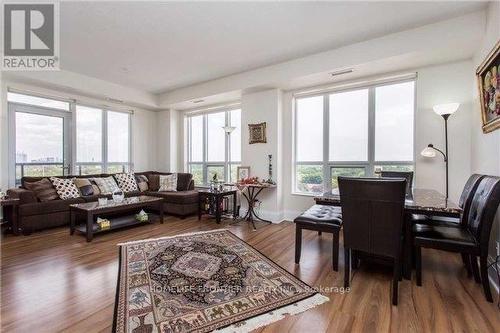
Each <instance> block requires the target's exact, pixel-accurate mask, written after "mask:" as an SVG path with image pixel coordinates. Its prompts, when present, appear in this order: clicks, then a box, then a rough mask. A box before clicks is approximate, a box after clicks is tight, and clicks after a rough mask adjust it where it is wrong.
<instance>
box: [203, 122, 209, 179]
mask: <svg viewBox="0 0 500 333" xmlns="http://www.w3.org/2000/svg"><path fill="white" fill-rule="evenodd" d="M207 145H208V121H207V115H206V114H205V115H203V144H202V146H203V184H207V183H208V170H207V158H208V156H207V154H208V149H207Z"/></svg>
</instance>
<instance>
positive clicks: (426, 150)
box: [420, 146, 436, 157]
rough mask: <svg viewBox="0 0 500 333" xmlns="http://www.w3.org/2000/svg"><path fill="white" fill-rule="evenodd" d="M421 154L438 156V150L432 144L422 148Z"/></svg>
mask: <svg viewBox="0 0 500 333" xmlns="http://www.w3.org/2000/svg"><path fill="white" fill-rule="evenodd" d="M420 155H422V156H424V157H436V150H435V149H434V148H432V146H427V147H425V148H424V150H422V152H421V153H420Z"/></svg>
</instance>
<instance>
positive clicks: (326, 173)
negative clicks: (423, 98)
mask: <svg viewBox="0 0 500 333" xmlns="http://www.w3.org/2000/svg"><path fill="white" fill-rule="evenodd" d="M405 82H414V93H413V94H414V99H413V100H414V106H413V160H412V161H376V160H375V89H376V88H378V87H382V86H387V85H395V84H399V83H405ZM362 89H368V160H367V161H329V153H330V151H329V148H330V140H329V132H330V126H329V125H330V122H329V120H330V119H329V117H330V112H329V107H330V103H329V96H330V95H331V94H335V93H340V92H349V91H356V90H362ZM416 89H417V78H416V76H411V77H408V78H402V79H399V80H387V81H383V82H375V83H371V84H366V85H354V86H350V87H348V88H332V89H329V90H321V91H319V92H312V93H300V92H297V93H296V94H294V96H293V99H292V144H293V149H292V168H291V169H292V170H291V171H292V174H291V177H292V186H291V194H292V195H298V196H308V197H315V196H318V194H317V193H308V192H300V191H298V190H297V177H296V169H297V166H298V165H321V166H322V168H323V191H324V192H331V191H332V184H331V168H332V167H364V168H365V170H366V176H367V177H373V176H374V168H375V166H379V165H380V166H384V165H410V166H412V167H413V170H414V172H415V174H416V163H415V151H416V146H415V145H416V139H415V133H416V131H415V129H416V113H417V112H416V110H417V107H416V103H417V94H416ZM315 96H323V160H322V161H314V162H305V161H297V159H296V156H297V100H298V99H302V98H309V97H315Z"/></svg>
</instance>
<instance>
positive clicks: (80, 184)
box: [74, 178, 94, 197]
mask: <svg viewBox="0 0 500 333" xmlns="http://www.w3.org/2000/svg"><path fill="white" fill-rule="evenodd" d="M74 182H75V185H76V187H77V188H78V190H79V191H80V193H81V194H82V196H84V197H86V196H89V195H94V188H93V187H92V183H91V182H90V180H89V179H87V178H75V180H74Z"/></svg>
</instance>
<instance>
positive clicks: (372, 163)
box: [367, 87, 375, 176]
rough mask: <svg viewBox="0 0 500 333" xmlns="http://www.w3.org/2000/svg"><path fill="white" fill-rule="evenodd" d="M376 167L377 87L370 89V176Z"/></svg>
mask: <svg viewBox="0 0 500 333" xmlns="http://www.w3.org/2000/svg"><path fill="white" fill-rule="evenodd" d="M374 168H375V87H370V88H369V89H368V174H367V175H368V176H373V175H374Z"/></svg>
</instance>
